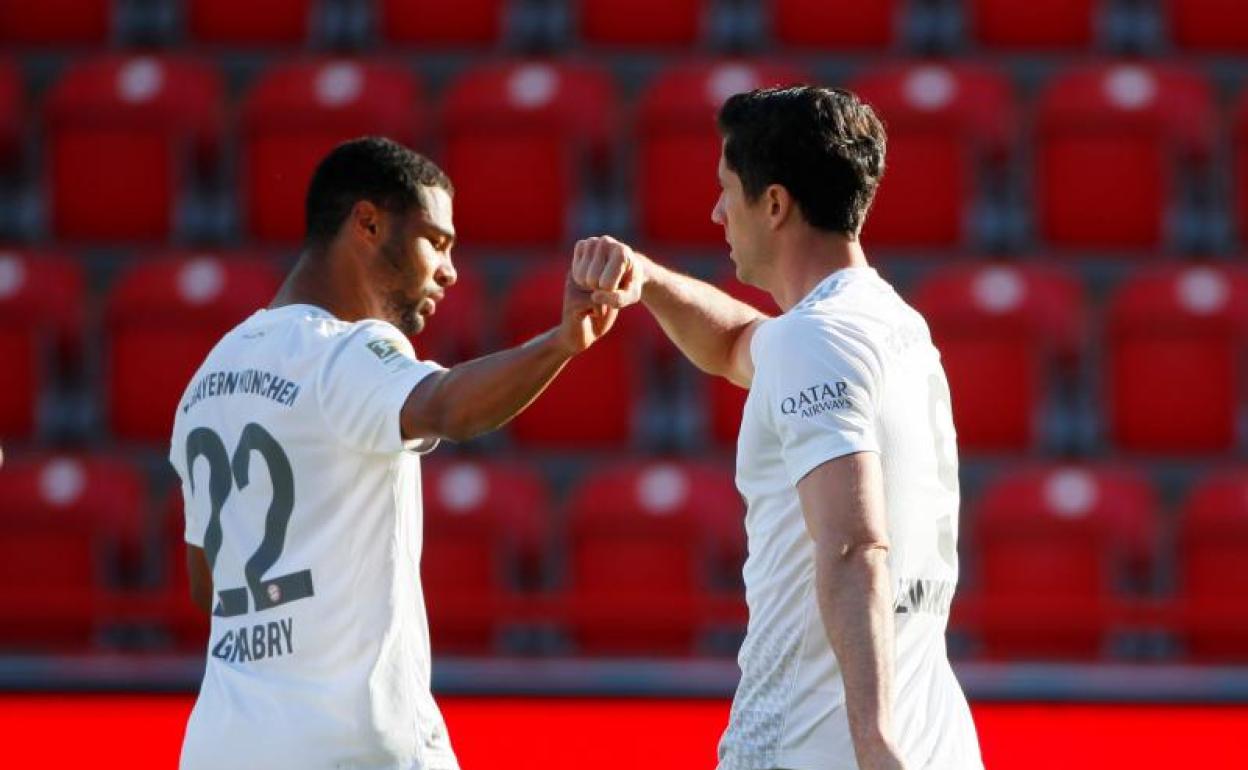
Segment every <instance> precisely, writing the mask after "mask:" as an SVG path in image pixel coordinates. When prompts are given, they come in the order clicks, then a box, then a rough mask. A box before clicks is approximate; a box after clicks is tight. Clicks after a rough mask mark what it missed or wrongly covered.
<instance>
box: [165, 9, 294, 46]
mask: <svg viewBox="0 0 1248 770" xmlns="http://www.w3.org/2000/svg"><path fill="white" fill-rule="evenodd" d="M312 12H313V0H265V2H263V3H257V2H254V1H253V0H189V2H188V3H187V4H186V26H187V31H188V32H189V33H190V36H191V38H192V39H193V40H195V41H196V42H199V43H210V44H226V45H297V44H299V43H301V42H303V41H304V40H306V39H307V38H308V28H309V26H310V24H311V19H312Z"/></svg>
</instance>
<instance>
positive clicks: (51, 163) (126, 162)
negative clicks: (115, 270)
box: [45, 54, 224, 240]
mask: <svg viewBox="0 0 1248 770" xmlns="http://www.w3.org/2000/svg"><path fill="white" fill-rule="evenodd" d="M223 120H224V91H223V86H222V82H221V79H220V77H219V76H218V74H217V73H216V72H215V71H214V70H213V69H212V68H211V67H209V66H207V65H204V64H201V63H199V62H195V61H191V60H188V59H182V58H174V57H165V58H157V57H151V56H119V55H111V54H110V55H105V56H100V57H96V58H93V59H88V60H86V61H83V62H81V63H78V64H75V65H73V66H72V67H71V68H70V69H69V71H68V72H67V73H66V74H65V75H64V76H63V77H62V78H61V80H60V81H59V82H57V84H56V85H55V86H54V87H53V88H52V92H51V95H50V96H49V97H48V101H47V107H46V121H47V136H46V142H45V147H46V152H47V162H46V167H45V173H46V175H47V180H48V185H49V187H50V188H51V200H50V205H51V220H52V229H53V231H54V232H55V233H56V235H57V236H59V237H62V238H74V239H94V240H163V239H165V238H168V237H169V236H170V235H171V233H172V231H173V225H174V216H175V205H176V202H177V201H178V198H179V195H180V193H181V190H182V186H183V183H184V181H185V179H186V178H187V176H188V173H187V172H188V171H189V170H191V168H193V166H194V163H195V161H197V160H198V161H200V162H208V161H209V160H211V159H212V158H213V157H214V156H215V154H216V151H217V145H218V142H219V139H220V134H221V128H222V121H223Z"/></svg>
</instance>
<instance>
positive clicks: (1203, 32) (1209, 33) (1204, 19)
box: [1165, 0, 1248, 54]
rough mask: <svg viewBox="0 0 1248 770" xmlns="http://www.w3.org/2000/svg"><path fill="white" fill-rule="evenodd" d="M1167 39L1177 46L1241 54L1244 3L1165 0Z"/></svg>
mask: <svg viewBox="0 0 1248 770" xmlns="http://www.w3.org/2000/svg"><path fill="white" fill-rule="evenodd" d="M1165 7H1166V12H1167V15H1168V16H1169V21H1170V39H1171V40H1173V41H1174V42H1175V44H1176V45H1178V46H1179V47H1181V48H1187V49H1194V50H1206V51H1225V52H1226V53H1231V54H1242V53H1243V52H1244V50H1245V49H1248V6H1245V5H1244V4H1243V3H1242V2H1240V0H1166V3H1165Z"/></svg>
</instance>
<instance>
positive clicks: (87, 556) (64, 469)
mask: <svg viewBox="0 0 1248 770" xmlns="http://www.w3.org/2000/svg"><path fill="white" fill-rule="evenodd" d="M145 499H146V485H145V482H144V480H143V478H142V476H141V475H140V474H139V473H138V472H137V471H136V470H135V469H134V468H133V467H131V466H130V465H128V464H126V463H124V462H121V461H119V460H113V459H106V458H100V457H97V458H85V457H77V456H59V455H58V456H41V457H35V458H28V459H25V460H22V459H12V458H6V462H5V465H4V467H3V468H2V469H0V640H3V641H0V645H2V646H3V647H5V648H6V649H7V650H8V651H10V652H12V651H15V650H27V651H30V650H38V651H40V652H46V651H49V650H70V649H85V648H88V647H90V646H91V645H92V644H93V643H94V642H95V641H97V640H96V635H97V634H98V633H99V632H101V631H103V630H104V628H105V626H106V625H108V622H109V621H110V620H111V619H115V618H111V617H110V615H111V613H110V609H111V607H112V605H110V604H109V599H110V598H113V597H115V596H116V595H119V594H120V593H121V592H122V590H123V583H124V581H123V575H124V572H125V570H124V567H123V565H124V563H125V561H126V559H127V557H131V558H132V557H134V555H135V554H137V553H138V548H139V540H140V535H141V529H142V524H143V518H144V515H145V508H146V504H145Z"/></svg>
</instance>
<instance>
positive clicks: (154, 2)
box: [0, 0, 1248, 51]
mask: <svg viewBox="0 0 1248 770" xmlns="http://www.w3.org/2000/svg"><path fill="white" fill-rule="evenodd" d="M144 10H146V13H144ZM370 19H371V20H372V22H373V24H372V26H373V27H375V30H376V36H375V39H376V40H379V41H381V42H384V43H389V44H393V45H403V46H421V47H431V46H460V47H473V46H477V47H480V46H488V45H494V44H498V43H500V42H504V41H505V40H506V38H508V37H511V38H514V39H516V40H517V41H518V43H519V44H525V45H535V44H540V43H541V42H543V41H547V42H549V43H551V44H554V43H559V44H565V45H566V44H567V43H568V42H574V41H578V40H579V41H581V42H584V43H586V44H589V45H595V46H634V47H643V48H655V47H677V46H679V47H689V46H693V45H696V44H698V43H700V42H708V43H710V44H712V45H715V44H719V45H724V46H728V45H733V46H736V45H742V44H745V45H749V44H751V43H755V44H756V43H761V42H770V43H772V44H775V45H782V46H786V47H814V48H821V49H829V48H888V47H890V46H892V45H895V44H898V43H901V42H904V41H905V39H906V38H907V37H908V36H907V35H906V32H907V30H910V31H911V34H910V35H909V37H912V38H916V44H922V45H929V46H930V45H934V44H939V43H940V42H941V41H942V39H944V38H950V37H952V38H954V39H958V38H960V37H962V36H961V35H957V34H954V35H949V34H947V33H946V34H943V35H942V34H939V33H940V32H941V31H942V30H943V29H945V28H948V27H955V28H957V27H964V28H965V33H966V34H965V37H966V38H967V39H969V40H970V41H972V42H973V43H976V44H979V45H982V46H986V47H993V48H1004V49H1024V50H1030V49H1064V50H1070V49H1081V48H1082V49H1086V48H1089V47H1091V46H1093V45H1094V44H1095V43H1097V42H1098V40H1104V41H1106V42H1107V43H1108V44H1110V45H1119V46H1128V45H1134V46H1150V45H1156V44H1157V43H1158V42H1159V40H1161V39H1169V40H1170V41H1172V42H1173V44H1174V45H1176V46H1178V47H1181V48H1183V49H1188V50H1206V51H1225V50H1229V49H1235V48H1240V47H1243V46H1246V45H1248V11H1246V10H1245V9H1244V7H1243V5H1242V4H1241V3H1239V2H1237V0H1160V1H1159V2H1157V3H1132V2H1128V1H1127V0H1047V2H1035V0H966V2H958V1H957V0H911V1H910V2H906V0H870V1H869V2H862V1H861V0H769V2H740V3H729V2H715V1H714V0H642V1H641V2H639V0H576V2H558V1H557V0H547V1H546V2H542V1H540V0H529V1H528V2H525V1H523V0H457V2H453V3H447V2H440V1H439V0H267V2H264V3H254V2H248V0H185V2H172V1H171V0H148V1H147V2H146V3H144V2H142V0H42V2H40V3H38V4H32V3H30V2H28V0H0V42H3V43H10V44H14V43H15V44H25V45H44V46H46V45H62V46H64V45H96V46H99V45H104V44H106V43H108V42H109V41H110V40H114V39H117V38H118V37H120V38H121V39H124V40H130V41H136V42H145V43H161V42H173V39H174V38H177V37H179V35H178V34H176V33H174V32H173V29H174V28H177V29H179V30H180V31H182V32H184V35H185V37H186V38H187V39H189V40H190V41H193V42H196V43H201V44H207V45H231V46H256V45H266V46H293V45H299V44H301V43H304V42H314V43H317V42H320V43H326V44H331V45H335V44H336V45H350V44H355V45H363V44H369V43H373V42H374V38H373V36H370V35H368V34H367V32H366V30H367V27H368V26H369V23H368V22H369V21H370ZM552 26H553V27H555V28H556V30H555V31H554V32H553V33H552V32H546V33H545V34H543V29H544V28H547V27H552ZM1162 27H1164V28H1166V30H1168V35H1164V34H1162V32H1161V28H1162ZM563 28H571V29H570V30H569V29H563ZM1120 28H1121V29H1120ZM765 29H768V30H769V31H770V33H771V34H770V40H769V41H767V40H766V37H767V36H765V35H764V34H762V31H763V30H765ZM569 33H570V34H569Z"/></svg>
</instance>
